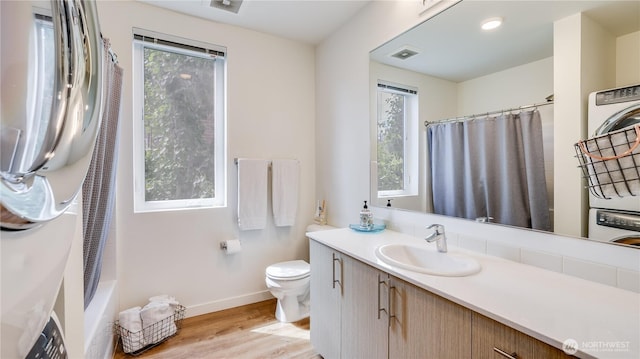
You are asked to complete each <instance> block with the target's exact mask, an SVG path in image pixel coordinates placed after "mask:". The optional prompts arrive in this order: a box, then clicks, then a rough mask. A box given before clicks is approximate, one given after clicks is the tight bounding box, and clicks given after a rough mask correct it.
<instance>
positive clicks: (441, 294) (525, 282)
mask: <svg viewBox="0 0 640 359" xmlns="http://www.w3.org/2000/svg"><path fill="white" fill-rule="evenodd" d="M307 235H308V237H309V238H310V261H311V342H312V344H313V346H314V348H315V349H316V350H317V351H318V353H320V354H321V355H322V356H323V357H324V358H327V359H332V358H413V357H415V358H498V357H505V358H510V357H513V358H515V357H517V358H565V357H571V355H569V354H568V353H570V354H573V355H574V356H575V357H580V358H594V357H597V358H610V357H611V358H635V357H638V356H639V354H640V348H639V347H638V346H639V342H638V340H639V338H640V321H639V320H638V318H640V316H639V315H640V305H639V304H640V296H639V295H638V294H637V293H634V292H630V291H625V290H622V289H618V288H614V287H609V286H605V285H602V284H597V283H594V282H590V281H586V280H582V279H577V278H574V277H570V276H567V275H564V274H559V273H555V272H551V271H547V270H543V269H540V268H536V267H532V266H528V265H524V264H520V263H516V262H511V261H508V260H504V259H501V258H497V257H491V256H486V255H482V254H479V253H475V252H469V251H464V250H462V249H459V248H456V247H453V246H451V247H450V249H449V253H450V255H463V256H467V257H471V258H473V259H475V260H477V261H478V262H479V263H480V265H481V267H482V268H481V270H480V272H478V273H475V274H471V275H467V276H459V277H452V276H439V275H429V274H424V273H419V272H416V271H411V270H406V269H401V268H397V267H395V266H390V265H388V264H386V263H385V262H383V261H382V260H380V259H379V258H378V257H377V256H376V249H377V248H378V247H380V246H382V245H386V244H390V243H393V244H407V245H411V246H425V247H427V248H430V249H432V250H433V251H436V246H435V244H430V243H427V242H426V241H424V240H422V239H421V238H417V237H413V236H409V235H405V234H401V233H397V232H393V231H389V230H386V231H383V232H379V233H360V232H355V231H352V230H350V229H336V230H329V231H323V232H313V233H308V234H307ZM444 255H447V254H444ZM563 349H565V350H563Z"/></svg>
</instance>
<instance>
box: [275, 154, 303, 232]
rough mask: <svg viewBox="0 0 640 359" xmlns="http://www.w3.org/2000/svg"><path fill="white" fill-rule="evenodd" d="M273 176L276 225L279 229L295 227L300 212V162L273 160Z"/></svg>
mask: <svg viewBox="0 0 640 359" xmlns="http://www.w3.org/2000/svg"><path fill="white" fill-rule="evenodd" d="M271 176H272V178H271V191H272V194H271V195H272V197H273V199H272V205H273V220H274V222H275V225H276V226H278V227H284V226H293V225H294V224H295V221H296V214H297V211H298V192H299V187H300V163H299V162H298V160H273V162H272V164H271Z"/></svg>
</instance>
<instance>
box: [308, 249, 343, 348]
mask: <svg viewBox="0 0 640 359" xmlns="http://www.w3.org/2000/svg"><path fill="white" fill-rule="evenodd" d="M309 256H310V260H309V262H310V265H311V284H310V291H311V292H310V295H311V300H310V303H311V308H310V310H311V314H310V326H311V333H310V335H311V344H312V345H313V347H314V349H315V350H316V351H317V352H318V353H319V354H320V355H322V357H323V358H325V359H337V358H340V338H341V331H340V321H341V310H340V309H341V308H340V306H341V299H342V298H341V297H342V285H343V284H342V283H343V281H342V263H343V262H342V260H343V259H342V258H343V255H342V254H341V253H340V252H337V251H334V250H333V249H331V248H329V247H327V246H325V245H322V244H320V243H318V242H316V241H314V240H309Z"/></svg>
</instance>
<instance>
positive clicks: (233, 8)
mask: <svg viewBox="0 0 640 359" xmlns="http://www.w3.org/2000/svg"><path fill="white" fill-rule="evenodd" d="M240 5H242V0H211V3H210V4H209V6H211V7H214V8H216V9H220V10H224V11H229V12H232V13H234V14H237V13H238V11H239V10H240Z"/></svg>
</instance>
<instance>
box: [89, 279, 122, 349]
mask: <svg viewBox="0 0 640 359" xmlns="http://www.w3.org/2000/svg"><path fill="white" fill-rule="evenodd" d="M116 284H117V281H115V280H108V281H101V282H100V283H99V284H98V289H97V290H96V294H95V295H94V297H93V299H92V300H91V303H89V306H88V307H87V309H85V311H84V357H85V358H92V359H109V358H111V357H112V356H113V350H114V346H115V337H114V334H113V323H114V321H115V320H116V318H117V315H118V312H117V311H118V295H117V286H116Z"/></svg>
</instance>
